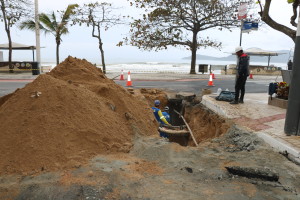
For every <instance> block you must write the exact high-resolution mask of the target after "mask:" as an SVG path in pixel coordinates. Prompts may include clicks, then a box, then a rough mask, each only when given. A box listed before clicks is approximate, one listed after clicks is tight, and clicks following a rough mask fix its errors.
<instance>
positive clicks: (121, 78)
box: [120, 69, 124, 81]
mask: <svg viewBox="0 0 300 200" xmlns="http://www.w3.org/2000/svg"><path fill="white" fill-rule="evenodd" d="M120 81H124V73H123V69H122V72H121V76H120Z"/></svg>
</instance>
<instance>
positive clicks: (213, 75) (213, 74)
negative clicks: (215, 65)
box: [212, 71, 216, 79]
mask: <svg viewBox="0 0 300 200" xmlns="http://www.w3.org/2000/svg"><path fill="white" fill-rule="evenodd" d="M212 79H216V77H215V73H214V71H213V72H212Z"/></svg>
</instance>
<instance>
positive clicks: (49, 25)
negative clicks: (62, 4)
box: [40, 13, 56, 32]
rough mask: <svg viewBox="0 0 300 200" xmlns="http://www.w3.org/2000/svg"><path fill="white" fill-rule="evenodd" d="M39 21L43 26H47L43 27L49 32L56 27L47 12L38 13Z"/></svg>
mask: <svg viewBox="0 0 300 200" xmlns="http://www.w3.org/2000/svg"><path fill="white" fill-rule="evenodd" d="M40 22H41V23H42V24H43V25H44V27H47V28H45V29H47V30H48V31H50V32H55V29H56V28H55V27H54V26H53V23H52V21H51V19H50V18H49V16H48V15H47V14H45V13H41V14H40Z"/></svg>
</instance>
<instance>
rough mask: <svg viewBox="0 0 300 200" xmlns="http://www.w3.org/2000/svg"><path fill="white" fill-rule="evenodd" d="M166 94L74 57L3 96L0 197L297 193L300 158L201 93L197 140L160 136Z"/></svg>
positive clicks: (192, 116) (126, 199)
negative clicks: (156, 108)
mask: <svg viewBox="0 0 300 200" xmlns="http://www.w3.org/2000/svg"><path fill="white" fill-rule="evenodd" d="M167 96H168V95H167V94H166V93H165V92H164V91H162V90H159V89H140V90H132V89H128V90H126V89H124V88H122V87H120V86H118V85H116V84H115V83H114V82H113V81H111V80H109V79H107V78H106V76H105V75H104V74H103V73H102V72H101V70H99V69H97V68H96V67H94V66H93V65H92V64H91V63H88V62H87V61H85V60H80V59H76V58H72V57H69V58H67V59H66V60H65V61H64V62H63V63H61V64H60V65H58V66H57V67H56V68H55V69H54V70H52V71H51V73H48V74H46V75H41V76H39V77H38V78H37V79H36V80H35V81H33V82H32V83H30V84H28V85H26V87H24V88H22V89H19V90H17V91H15V92H14V93H12V94H9V95H7V96H5V97H2V98H0V120H1V122H2V123H1V124H0V130H1V132H0V137H1V140H0V152H1V153H0V199H1V200H2V199H3V200H11V199H16V200H28V199H30V200H40V199H43V200H47V199H49V200H50V199H64V200H77V199H78V200H83V199H84V200H86V199H101V200H102V199H122V200H130V199H137V200H139V199H147V200H156V199H157V200H161V199H166V200H167V199H170V200H174V199H187V200H194V199H195V200H198V199H209V200H214V199H216V200H219V199H224V200H227V199H228V200H241V199H257V200H261V199H268V200H273V199H274V200H281V199H282V200H286V199H289V200H294V199H295V200H296V199H300V196H299V193H300V187H299V185H300V180H299V177H300V167H299V166H297V165H296V164H294V163H293V162H291V161H289V160H287V159H286V158H285V157H284V156H283V155H281V154H279V153H277V152H275V151H273V149H271V148H270V147H269V146H268V145H266V144H265V143H264V142H263V141H262V140H261V139H259V138H257V136H256V135H255V134H253V133H251V132H248V131H245V130H243V128H241V127H236V126H235V125H234V123H232V122H231V121H227V120H225V119H223V118H220V117H219V116H217V115H215V114H214V113H212V112H211V111H209V110H207V109H206V108H205V107H203V106H202V105H201V104H199V102H198V103H195V102H193V103H190V104H186V106H185V118H186V120H187V122H188V123H189V125H190V127H191V129H192V131H193V133H194V135H195V137H196V140H197V142H198V143H199V146H198V147H194V146H193V143H192V142H191V141H189V146H187V147H183V146H180V145H179V144H177V143H172V142H169V141H168V140H167V139H163V138H160V137H159V136H158V133H157V123H156V122H155V119H154V117H153V114H152V111H151V109H150V108H151V106H152V105H151V104H152V102H153V100H154V99H160V100H161V102H162V104H163V105H162V106H164V105H167ZM198 99H199V98H198ZM226 167H227V168H228V167H238V168H239V169H245V168H246V169H248V170H249V171H251V172H254V173H255V172H265V171H267V172H270V174H276V175H278V177H279V180H278V181H270V180H266V179H263V178H260V177H256V178H253V176H248V175H241V176H238V175H234V174H232V173H230V172H228V171H227V169H226Z"/></svg>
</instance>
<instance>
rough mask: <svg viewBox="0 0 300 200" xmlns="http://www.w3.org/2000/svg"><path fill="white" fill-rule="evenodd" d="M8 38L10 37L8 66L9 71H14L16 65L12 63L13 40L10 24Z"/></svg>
mask: <svg viewBox="0 0 300 200" xmlns="http://www.w3.org/2000/svg"><path fill="white" fill-rule="evenodd" d="M6 33H7V38H8V49H9V50H8V67H9V73H14V66H13V65H12V41H11V36H10V28H9V26H8V29H7V31H6Z"/></svg>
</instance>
